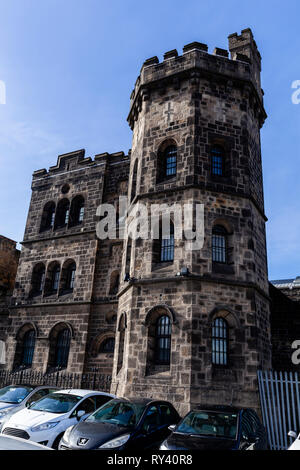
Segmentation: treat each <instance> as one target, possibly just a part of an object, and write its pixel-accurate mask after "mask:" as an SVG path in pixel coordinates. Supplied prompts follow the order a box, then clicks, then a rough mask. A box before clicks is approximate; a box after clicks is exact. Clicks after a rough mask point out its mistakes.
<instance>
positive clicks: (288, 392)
mask: <svg viewBox="0 0 300 470" xmlns="http://www.w3.org/2000/svg"><path fill="white" fill-rule="evenodd" d="M258 384H259V394H260V402H261V409H262V416H263V422H264V425H265V427H266V429H267V433H268V440H269V446H270V449H271V450H284V449H287V448H288V447H289V446H290V445H291V444H292V442H293V438H291V437H289V436H288V433H289V431H295V432H296V433H299V432H300V392H299V388H300V380H299V376H298V373H297V372H276V371H258Z"/></svg>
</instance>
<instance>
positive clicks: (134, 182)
mask: <svg viewBox="0 0 300 470" xmlns="http://www.w3.org/2000/svg"><path fill="white" fill-rule="evenodd" d="M137 172H138V160H136V161H135V163H134V167H133V173H132V185H131V197H130V202H132V201H133V199H134V198H135V196H136V187H137Z"/></svg>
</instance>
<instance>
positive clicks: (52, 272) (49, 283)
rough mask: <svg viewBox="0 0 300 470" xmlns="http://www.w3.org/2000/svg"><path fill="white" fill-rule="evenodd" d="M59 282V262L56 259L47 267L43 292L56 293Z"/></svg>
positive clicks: (46, 293)
mask: <svg viewBox="0 0 300 470" xmlns="http://www.w3.org/2000/svg"><path fill="white" fill-rule="evenodd" d="M59 282H60V264H59V263H58V262H57V261H52V262H51V263H50V264H49V265H48V268H47V273H46V278H45V286H44V294H45V295H54V294H57V293H58V290H59Z"/></svg>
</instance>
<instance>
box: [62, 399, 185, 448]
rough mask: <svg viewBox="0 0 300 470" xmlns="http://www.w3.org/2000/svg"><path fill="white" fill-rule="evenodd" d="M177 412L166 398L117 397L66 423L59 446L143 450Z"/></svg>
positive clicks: (156, 443)
mask: <svg viewBox="0 0 300 470" xmlns="http://www.w3.org/2000/svg"><path fill="white" fill-rule="evenodd" d="M179 420H180V416H179V414H178V413H177V411H176V410H175V408H174V407H173V405H171V403H169V402H167V401H160V400H153V399H146V398H132V399H126V398H118V399H115V400H112V401H110V402H109V403H106V404H105V405H103V406H102V407H101V408H99V410H97V411H96V412H95V413H92V414H91V415H90V416H89V417H88V418H86V419H85V420H83V421H81V422H80V423H78V424H77V425H75V426H72V427H69V428H68V429H67V430H66V432H65V434H64V435H63V438H62V439H61V441H60V444H59V449H60V450H67V449H70V450H72V449H77V450H78V449H79V450H80V449H81V450H87V449H104V450H105V449H114V450H123V449H126V450H127V449H129V450H136V449H139V450H142V449H151V448H152V449H153V448H157V449H158V447H159V444H160V443H161V442H162V441H163V440H164V439H165V438H166V437H167V435H168V434H169V433H170V431H169V430H168V426H169V425H170V424H176V423H178V421H179Z"/></svg>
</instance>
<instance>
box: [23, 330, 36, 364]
mask: <svg viewBox="0 0 300 470" xmlns="http://www.w3.org/2000/svg"><path fill="white" fill-rule="evenodd" d="M34 346H35V331H34V330H29V331H26V333H25V334H24V337H23V350H22V356H21V366H24V367H31V365H32V360H33V354H34Z"/></svg>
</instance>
